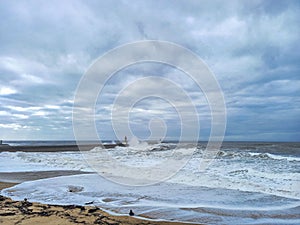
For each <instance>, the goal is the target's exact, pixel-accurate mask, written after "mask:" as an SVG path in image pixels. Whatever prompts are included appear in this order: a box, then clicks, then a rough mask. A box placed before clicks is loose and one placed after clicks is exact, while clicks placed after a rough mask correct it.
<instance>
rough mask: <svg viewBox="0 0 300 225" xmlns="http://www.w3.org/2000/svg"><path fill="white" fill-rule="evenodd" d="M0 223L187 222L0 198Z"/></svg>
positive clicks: (5, 185)
mask: <svg viewBox="0 0 300 225" xmlns="http://www.w3.org/2000/svg"><path fill="white" fill-rule="evenodd" d="M13 185H15V183H8V182H0V189H1V190H2V189H3V188H8V187H11V186H13ZM0 224H3V225H14V224H21V225H26V224H31V225H32V224H51V225H73V224H86V225H89V224H109V225H113V224H114V225H116V224H120V225H122V224H124V225H127V224H128V225H130V224H145V225H146V224H149V225H150V224H153V225H155V224H157V225H171V224H172V225H179V224H187V223H178V222H165V221H148V220H142V219H139V218H135V217H131V216H112V215H110V214H108V213H106V212H104V211H102V210H101V209H99V208H97V207H94V206H75V205H67V206H59V205H47V204H40V203H31V202H30V200H27V201H13V200H11V199H10V198H6V197H3V196H0Z"/></svg>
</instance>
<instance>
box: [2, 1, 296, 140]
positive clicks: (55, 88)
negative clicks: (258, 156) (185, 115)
mask: <svg viewBox="0 0 300 225" xmlns="http://www.w3.org/2000/svg"><path fill="white" fill-rule="evenodd" d="M299 24H300V2H299V1H276V2H274V1H257V0H254V1H75V0H74V1H9V0H4V1H0V139H3V140H36V139H38V140H63V139H67V140H73V139H74V135H73V127H72V107H73V101H74V95H75V92H76V88H77V85H78V84H79V81H80V79H81V77H82V76H83V74H84V73H85V71H86V70H87V69H88V68H89V66H90V64H91V63H92V62H94V60H95V59H96V58H98V57H99V56H102V55H103V54H105V53H106V52H107V51H109V50H111V49H112V48H115V47H117V46H120V45H123V44H126V43H128V42H134V41H139V40H164V41H170V42H174V43H176V44H179V45H181V46H183V47H185V48H188V49H190V50H191V51H193V52H194V53H195V54H197V55H199V57H201V58H202V59H203V60H204V61H205V63H206V64H207V66H208V67H209V68H210V69H211V71H212V72H213V73H214V74H215V77H216V79H217V80H218V82H219V84H220V86H221V88H222V90H223V93H224V98H225V101H226V107H227V128H226V136H225V140H245V141H248V140H257V141H300V116H299V115H300V81H299V77H300V63H299V62H300V60H299V59H300V45H299V43H300V31H299ZM149 74H151V75H152V76H158V77H165V78H170V79H172V81H174V82H176V83H178V85H180V86H181V87H182V88H183V89H184V90H185V91H186V92H187V93H188V94H189V95H190V97H191V99H192V101H194V103H195V105H196V108H197V110H198V116H199V119H200V124H201V126H200V128H201V130H200V139H201V140H206V139H207V137H208V136H209V132H210V120H211V118H210V116H209V115H210V112H209V107H208V105H207V102H206V101H205V98H204V97H203V93H201V90H199V88H198V87H196V86H195V85H194V84H193V82H192V81H191V80H190V79H189V78H187V77H186V75H185V74H184V73H182V72H180V71H178V70H176V69H174V68H169V67H168V66H166V65H164V66H162V65H157V64H155V63H152V64H150V65H149V64H145V65H133V66H132V67H128V68H126V69H124V70H123V71H121V72H119V73H117V74H115V77H114V78H112V79H111V80H110V81H109V82H108V83H107V86H106V87H105V90H103V93H102V94H101V95H99V99H98V101H97V106H96V116H95V118H96V124H97V129H98V131H99V134H100V136H101V138H102V139H111V138H114V134H113V129H112V127H111V124H110V122H111V121H110V118H111V109H112V105H113V102H114V99H115V96H116V95H117V94H118V93H119V92H120V91H121V90H122V89H124V88H125V87H126V85H127V86H128V85H129V84H132V83H133V82H134V81H135V80H136V79H139V78H141V77H145V76H147V75H149ZM149 86H153V87H157V88H163V87H160V84H159V83H155V82H154V83H149ZM141 90H143V88H142V87H141V88H140V90H139V91H141ZM139 91H137V92H132V93H131V94H132V95H140V94H141V92H139ZM175 94H176V93H175ZM129 117H130V120H131V121H130V125H131V129H132V130H133V132H135V133H136V136H138V137H139V138H146V137H147V136H149V130H148V123H149V120H150V119H151V118H159V119H162V120H164V121H165V122H164V123H165V124H166V125H167V126H168V129H167V131H166V134H167V138H169V139H172V138H175V139H176V138H178V135H180V120H179V117H178V115H177V114H176V109H174V107H172V106H170V104H168V102H167V101H164V100H163V99H159V98H155V97H150V98H148V99H145V100H144V101H140V102H137V103H136V105H135V106H134V108H133V109H132V111H131V112H130V115H129ZM156 122H157V124H158V125H159V124H160V123H161V120H157V121H156ZM152 125H153V124H152ZM154 125H155V121H154Z"/></svg>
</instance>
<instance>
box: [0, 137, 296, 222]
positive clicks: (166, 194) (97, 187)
mask: <svg viewBox="0 0 300 225" xmlns="http://www.w3.org/2000/svg"><path fill="white" fill-rule="evenodd" d="M175 146H176V145H175V144H174V143H163V144H155V145H151V144H147V143H140V144H137V145H135V146H129V147H116V148H114V149H110V150H108V151H109V154H110V155H111V156H112V157H113V158H114V159H116V160H118V161H120V162H121V163H123V164H124V165H127V166H132V167H135V168H137V169H138V168H141V167H147V166H152V165H155V164H156V163H159V162H160V161H162V160H163V159H165V158H167V157H173V158H175V159H176V157H178V158H179V157H180V154H177V155H176V154H174V153H171V152H172V151H173V150H174V148H175ZM205 147H206V145H205V143H202V144H201V143H200V144H199V145H198V147H197V149H196V150H195V152H194V154H193V156H192V157H191V159H190V160H189V162H188V163H187V164H186V165H185V166H184V167H183V168H182V169H181V170H179V171H178V173H177V174H175V175H174V176H173V177H171V178H170V179H168V180H165V181H163V182H159V183H156V184H153V185H147V186H141V187H137V186H130V185H121V184H117V183H113V182H111V181H109V180H107V179H105V178H104V177H102V176H100V175H99V174H98V173H96V171H94V169H93V168H91V167H90V165H89V164H88V162H86V160H85V158H86V156H85V157H83V155H82V154H81V153H80V152H53V153H49V152H47V153H46V152H45V153H43V152H34V153H33V152H32V153H31V152H2V153H0V160H1V165H0V172H15V171H43V170H62V169H63V170H82V171H88V172H93V171H94V172H95V173H93V174H83V175H73V176H64V177H57V178H49V179H42V180H37V181H29V182H24V183H22V184H19V185H17V186H15V187H12V188H8V189H5V190H3V191H2V192H1V194H3V195H6V196H9V197H12V198H13V199H16V200H20V199H23V198H25V197H26V198H28V199H30V200H31V201H38V202H43V203H53V204H80V205H85V204H86V203H88V202H89V203H91V202H92V204H93V205H96V206H99V207H102V208H104V209H106V210H110V211H111V212H113V213H118V214H127V213H128V211H129V209H133V210H134V212H135V214H136V215H140V216H143V217H150V218H154V219H165V220H176V221H186V222H195V223H207V224H300V216H299V212H300V167H299V165H300V144H299V143H242V142H240V143H237V142H232V143H230V142H226V143H223V146H222V148H221V150H220V151H219V153H218V154H217V156H216V158H215V159H214V161H213V162H212V163H211V164H210V166H209V167H208V168H207V169H206V170H204V171H200V170H199V163H201V158H202V157H203V153H204V152H205ZM186 148H188V145H187V146H186ZM180 150H181V151H184V146H183V147H182V146H181V149H180ZM99 152H101V151H100V149H97V148H95V149H93V150H91V151H89V152H87V153H86V154H88V155H90V156H91V157H93V158H94V159H95V160H99V162H104V160H103V159H101V154H99ZM101 160H102V161H101ZM137 179H138V177H137ZM74 188H75V190H78V191H72V192H70V190H71V189H72V190H73V189H74Z"/></svg>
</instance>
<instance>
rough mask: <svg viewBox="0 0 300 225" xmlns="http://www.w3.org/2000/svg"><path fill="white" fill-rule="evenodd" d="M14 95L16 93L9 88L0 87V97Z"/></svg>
mask: <svg viewBox="0 0 300 225" xmlns="http://www.w3.org/2000/svg"><path fill="white" fill-rule="evenodd" d="M15 93H17V91H16V90H15V89H13V88H11V87H3V86H2V87H1V86H0V95H11V94H15Z"/></svg>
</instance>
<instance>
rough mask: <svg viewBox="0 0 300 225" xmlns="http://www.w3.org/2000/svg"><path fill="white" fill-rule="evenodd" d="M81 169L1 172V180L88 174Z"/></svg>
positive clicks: (13, 180)
mask: <svg viewBox="0 0 300 225" xmlns="http://www.w3.org/2000/svg"><path fill="white" fill-rule="evenodd" d="M88 173H90V172H82V171H79V170H51V171H34V172H0V181H3V182H9V183H21V182H24V181H31V180H38V179H44V178H51V177H60V176H70V175H76V174H88Z"/></svg>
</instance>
